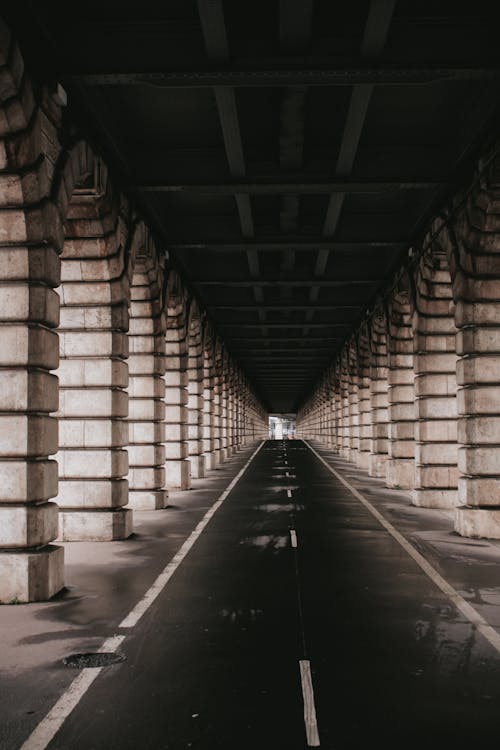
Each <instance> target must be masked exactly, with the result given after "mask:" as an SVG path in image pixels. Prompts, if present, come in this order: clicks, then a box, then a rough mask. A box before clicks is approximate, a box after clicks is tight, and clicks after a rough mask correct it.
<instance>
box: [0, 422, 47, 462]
mask: <svg viewBox="0 0 500 750" xmlns="http://www.w3.org/2000/svg"><path fill="white" fill-rule="evenodd" d="M57 434H58V432H57V419H54V418H53V417H47V416H42V417H41V416H38V415H35V414H28V415H24V414H9V415H5V416H0V454H1V455H2V456H9V457H13V458H16V457H18V456H28V457H36V456H49V455H51V454H53V453H56V451H57V445H58V440H57Z"/></svg>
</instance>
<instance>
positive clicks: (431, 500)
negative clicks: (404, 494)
mask: <svg viewBox="0 0 500 750" xmlns="http://www.w3.org/2000/svg"><path fill="white" fill-rule="evenodd" d="M412 505H415V506H416V507H417V508H435V509H436V510H452V509H453V508H456V507H457V490H453V489H443V490H437V489H434V490H432V489H417V490H414V491H413V500H412Z"/></svg>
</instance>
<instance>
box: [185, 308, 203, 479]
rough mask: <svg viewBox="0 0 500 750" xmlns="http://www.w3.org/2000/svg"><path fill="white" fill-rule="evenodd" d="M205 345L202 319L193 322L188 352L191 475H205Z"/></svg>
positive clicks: (197, 476)
mask: <svg viewBox="0 0 500 750" xmlns="http://www.w3.org/2000/svg"><path fill="white" fill-rule="evenodd" d="M203 408H204V400H203V347H202V341H201V329H200V321H199V318H198V317H195V319H194V321H192V323H191V330H190V337H189V353H188V449H189V464H190V469H191V477H193V478H194V479H202V478H203V477H204V476H205V456H204V452H203Z"/></svg>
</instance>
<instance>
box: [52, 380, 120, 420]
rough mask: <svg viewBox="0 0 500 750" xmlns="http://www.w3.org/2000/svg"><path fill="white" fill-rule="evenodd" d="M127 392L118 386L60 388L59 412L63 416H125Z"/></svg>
mask: <svg viewBox="0 0 500 750" xmlns="http://www.w3.org/2000/svg"><path fill="white" fill-rule="evenodd" d="M128 402H129V399H128V394H127V393H126V392H125V391H122V390H120V389H118V388H69V389H68V388H65V387H61V388H60V393H59V414H60V415H61V416H64V417H126V416H127V414H128Z"/></svg>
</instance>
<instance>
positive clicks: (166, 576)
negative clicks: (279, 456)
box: [119, 442, 264, 628]
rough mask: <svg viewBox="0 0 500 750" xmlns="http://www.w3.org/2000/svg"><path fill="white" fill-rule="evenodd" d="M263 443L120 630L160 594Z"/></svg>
mask: <svg viewBox="0 0 500 750" xmlns="http://www.w3.org/2000/svg"><path fill="white" fill-rule="evenodd" d="M263 445H264V443H263V442H262V443H261V444H260V445H259V447H258V448H257V449H256V450H255V451H254V452H253V453H252V455H251V456H250V458H249V459H248V461H247V462H246V464H245V465H244V467H243V468H242V469H241V471H239V472H238V474H236V476H235V477H234V479H233V481H232V482H231V483H230V484H229V485H228V486H227V488H226V489H225V490H224V492H223V493H222V495H220V496H219V499H218V500H216V502H215V503H214V504H213V505H212V507H211V508H209V510H207V512H206V513H205V515H204V516H203V518H202V519H201V521H200V522H199V524H198V525H197V526H196V528H195V529H194V531H192V532H191V534H190V535H189V536H188V538H187V539H186V541H185V542H184V544H183V545H182V547H181V548H180V549H179V550H178V552H177V553H176V554H175V555H174V556H173V558H172V559H171V561H170V562H169V563H168V565H167V566H166V567H165V568H164V569H163V570H162V572H161V573H160V575H159V576H158V578H157V579H156V580H155V581H154V583H153V584H152V585H151V586H150V588H149V589H148V590H147V591H146V593H145V594H144V596H143V597H142V599H141V600H140V601H139V602H138V603H137V604H136V605H135V607H134V608H133V610H132V611H131V612H129V613H128V615H127V616H126V617H125V618H124V619H123V620H122V621H121V623H120V625H119V627H120V628H133V627H134V625H136V624H137V623H138V622H139V620H140V619H141V617H142V616H143V614H144V613H145V612H146V610H147V609H149V607H150V606H151V605H152V603H153V602H154V601H155V599H156V598H157V596H158V595H159V594H161V592H162V591H163V589H164V588H165V586H166V585H167V583H168V581H169V580H170V579H171V578H172V576H173V574H174V573H175V571H176V570H177V568H178V567H179V565H180V564H181V562H182V561H183V560H184V558H185V557H186V555H187V554H188V552H189V551H190V549H191V547H192V546H193V545H194V543H195V542H196V540H197V539H198V537H199V536H200V535H201V534H202V532H203V531H204V530H205V527H206V526H207V524H208V523H209V521H210V519H211V518H212V517H213V516H214V515H215V514H216V513H217V511H218V510H219V508H220V506H221V505H222V503H223V502H224V500H225V499H226V497H227V496H228V495H229V493H230V492H231V490H232V489H233V487H234V486H235V484H236V483H237V482H239V480H240V479H241V477H242V476H243V474H244V473H245V471H246V470H247V469H248V467H249V466H250V464H251V463H252V461H253V460H254V458H255V456H256V455H257V453H258V452H259V451H260V449H261V448H262V446H263Z"/></svg>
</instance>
